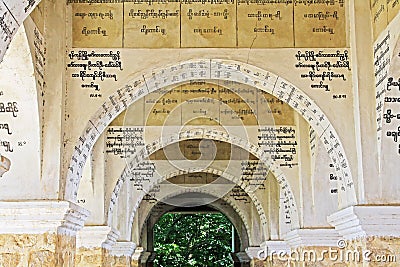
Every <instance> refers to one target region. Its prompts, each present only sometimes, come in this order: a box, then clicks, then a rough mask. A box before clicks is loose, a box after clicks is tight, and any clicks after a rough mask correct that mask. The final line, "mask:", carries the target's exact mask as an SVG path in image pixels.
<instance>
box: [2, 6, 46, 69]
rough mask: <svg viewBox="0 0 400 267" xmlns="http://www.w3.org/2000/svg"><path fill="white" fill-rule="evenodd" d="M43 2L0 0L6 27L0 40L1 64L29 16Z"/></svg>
mask: <svg viewBox="0 0 400 267" xmlns="http://www.w3.org/2000/svg"><path fill="white" fill-rule="evenodd" d="M40 1H41V0H30V1H26V0H11V1H10V0H8V1H5V0H0V15H1V16H2V17H3V23H4V27H2V30H1V36H2V37H1V38H0V62H2V61H3V57H4V55H5V53H6V51H7V49H8V47H9V46H10V43H11V41H12V39H13V38H14V36H15V34H16V33H17V31H18V29H19V27H20V26H21V25H22V23H23V22H24V20H25V19H26V18H27V17H28V16H29V14H30V13H31V12H32V10H33V9H34V8H35V7H36V6H37V5H38V4H39V2H40Z"/></svg>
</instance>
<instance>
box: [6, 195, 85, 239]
mask: <svg viewBox="0 0 400 267" xmlns="http://www.w3.org/2000/svg"><path fill="white" fill-rule="evenodd" d="M89 214H90V213H89V211H88V210H86V209H84V208H82V207H80V206H78V205H76V204H74V203H71V202H68V201H57V200H55V201H19V202H0V234H41V233H46V232H56V233H58V234H65V235H75V234H76V232H77V231H79V230H80V229H81V228H82V227H83V226H84V222H85V220H86V219H87V217H88V216H89Z"/></svg>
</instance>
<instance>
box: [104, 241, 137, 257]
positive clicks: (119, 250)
mask: <svg viewBox="0 0 400 267" xmlns="http://www.w3.org/2000/svg"><path fill="white" fill-rule="evenodd" d="M135 249H136V244H135V243H133V242H129V241H118V242H116V243H115V244H114V245H113V246H112V248H111V250H110V255H113V256H117V257H124V256H126V257H131V256H132V255H133V252H135Z"/></svg>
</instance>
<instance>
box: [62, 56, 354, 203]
mask: <svg viewBox="0 0 400 267" xmlns="http://www.w3.org/2000/svg"><path fill="white" fill-rule="evenodd" d="M193 80H211V81H218V80H222V81H233V82H238V83H242V84H246V85H249V86H252V87H255V88H257V89H260V90H262V91H264V92H266V93H269V94H271V95H273V96H275V97H277V98H278V99H280V100H282V101H284V102H285V103H287V104H289V105H290V106H291V107H292V108H293V109H294V110H296V111H297V112H298V113H299V114H300V115H301V116H302V117H303V118H304V119H305V120H306V121H307V122H308V123H309V124H310V126H311V127H312V128H314V129H315V131H316V133H317V134H318V135H319V137H320V138H321V140H322V142H323V144H324V147H325V149H326V150H327V152H328V154H329V156H330V158H331V160H332V162H333V164H334V166H335V172H336V175H337V177H338V183H339V187H340V189H339V199H340V201H339V206H340V207H344V206H348V205H351V204H354V203H356V202H357V199H356V194H355V189H354V182H353V178H352V175H351V171H350V166H349V162H348V160H347V157H346V154H345V152H344V148H343V145H342V143H341V141H340V138H339V136H338V134H337V133H336V130H335V129H334V127H333V126H332V124H331V123H330V121H329V119H328V118H327V116H326V115H325V114H324V113H323V112H322V110H321V109H320V108H319V107H318V105H316V104H315V103H314V101H313V100H312V99H311V98H310V97H308V96H307V95H306V94H305V93H304V92H302V91H301V90H300V89H298V88H297V87H295V86H294V85H292V84H291V83H289V82H288V81H286V80H284V79H283V78H281V77H279V76H277V75H275V74H273V73H271V72H269V71H266V70H263V69H260V68H257V67H255V66H252V65H249V64H246V63H242V62H239V61H232V60H221V59H199V60H190V61H186V62H181V63H178V64H175V65H172V66H170V67H165V68H162V69H160V70H157V71H149V72H147V73H144V74H142V75H138V76H136V78H133V79H132V80H130V82H128V83H127V84H126V85H124V86H123V87H121V88H120V89H118V90H117V91H116V92H115V93H114V94H113V95H111V96H110V97H109V99H108V100H107V101H106V102H105V103H103V105H102V106H101V107H100V108H99V110H98V111H97V112H96V113H95V114H94V115H93V116H92V118H91V119H90V120H89V122H88V124H87V125H86V127H85V129H84V131H83V134H82V135H81V136H80V137H79V140H77V143H76V146H75V149H74V151H73V155H72V159H71V162H70V165H69V167H68V172H67V177H66V184H65V188H62V190H63V191H64V199H66V200H70V201H76V198H77V191H78V187H79V183H80V179H81V176H82V170H83V167H84V165H85V162H86V160H87V158H88V156H89V152H90V150H91V149H92V148H93V146H94V144H95V142H96V140H97V139H98V138H99V136H100V135H101V133H102V132H103V131H104V130H105V129H106V127H107V126H108V125H109V124H110V123H111V121H112V120H113V119H114V118H116V117H117V116H118V115H119V114H120V113H121V112H122V111H124V110H125V109H127V108H128V106H129V105H131V104H132V103H134V102H135V101H137V100H138V99H140V98H142V97H144V96H145V95H147V94H149V93H151V92H153V91H155V90H158V89H161V88H166V87H168V86H171V85H180V84H183V83H186V82H189V81H193Z"/></svg>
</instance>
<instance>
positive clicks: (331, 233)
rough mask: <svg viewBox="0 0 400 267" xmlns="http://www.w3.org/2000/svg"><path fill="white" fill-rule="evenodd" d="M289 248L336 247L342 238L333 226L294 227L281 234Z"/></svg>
mask: <svg viewBox="0 0 400 267" xmlns="http://www.w3.org/2000/svg"><path fill="white" fill-rule="evenodd" d="M283 238H284V240H285V242H286V243H287V244H288V245H289V246H290V247H291V248H297V247H310V246H327V247H336V246H337V244H338V241H339V240H340V239H341V238H342V237H341V236H340V235H339V234H338V233H337V232H336V230H335V229H334V228H331V229H330V228H326V229H325V228H315V229H296V230H292V231H290V232H288V233H286V234H285V235H284V236H283Z"/></svg>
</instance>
